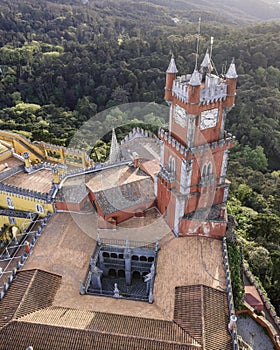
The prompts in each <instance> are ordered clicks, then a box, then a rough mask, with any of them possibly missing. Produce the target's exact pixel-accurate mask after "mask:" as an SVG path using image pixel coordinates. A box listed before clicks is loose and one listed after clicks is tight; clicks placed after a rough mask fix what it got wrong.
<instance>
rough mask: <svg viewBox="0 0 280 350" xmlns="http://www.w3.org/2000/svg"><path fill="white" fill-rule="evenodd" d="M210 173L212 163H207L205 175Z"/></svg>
mask: <svg viewBox="0 0 280 350" xmlns="http://www.w3.org/2000/svg"><path fill="white" fill-rule="evenodd" d="M211 174H212V163H211V162H210V163H208V166H207V176H209V175H211Z"/></svg>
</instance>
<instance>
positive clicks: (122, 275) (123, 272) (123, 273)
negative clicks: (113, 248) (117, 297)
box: [118, 270, 125, 278]
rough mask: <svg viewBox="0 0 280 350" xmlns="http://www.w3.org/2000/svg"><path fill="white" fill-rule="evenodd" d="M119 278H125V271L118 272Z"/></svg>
mask: <svg viewBox="0 0 280 350" xmlns="http://www.w3.org/2000/svg"><path fill="white" fill-rule="evenodd" d="M118 277H123V278H124V277H125V271H124V270H119V271H118Z"/></svg>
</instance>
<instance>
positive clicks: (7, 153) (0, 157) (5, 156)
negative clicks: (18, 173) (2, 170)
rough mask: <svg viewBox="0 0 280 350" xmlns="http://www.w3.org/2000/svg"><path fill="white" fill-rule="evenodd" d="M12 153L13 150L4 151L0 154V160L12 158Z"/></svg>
mask: <svg viewBox="0 0 280 350" xmlns="http://www.w3.org/2000/svg"><path fill="white" fill-rule="evenodd" d="M11 155H12V151H10V150H7V151H4V152H2V153H1V154H0V161H3V160H6V159H8V158H10V157H11Z"/></svg>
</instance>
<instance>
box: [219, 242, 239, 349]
mask: <svg viewBox="0 0 280 350" xmlns="http://www.w3.org/2000/svg"><path fill="white" fill-rule="evenodd" d="M222 253H223V262H224V271H225V277H226V290H227V297H228V308H229V316H230V317H231V316H235V309H234V301H233V293H232V284H231V277H230V270H229V259H228V251H227V243H226V237H224V238H223V241H222ZM229 332H230V334H231V338H232V349H233V350H239V346H238V340H237V329H236V326H235V327H232V329H230V330H229Z"/></svg>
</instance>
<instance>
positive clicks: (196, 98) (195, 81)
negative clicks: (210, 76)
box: [188, 68, 201, 114]
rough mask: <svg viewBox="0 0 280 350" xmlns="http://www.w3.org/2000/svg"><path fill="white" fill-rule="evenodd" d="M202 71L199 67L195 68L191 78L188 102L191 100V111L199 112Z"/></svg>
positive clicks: (193, 112)
mask: <svg viewBox="0 0 280 350" xmlns="http://www.w3.org/2000/svg"><path fill="white" fill-rule="evenodd" d="M200 78H201V77H200V73H199V71H198V70H197V68H195V69H194V71H193V74H192V76H191V79H190V81H189V85H188V102H189V113H190V114H197V113H198V107H199V103H200V87H201V80H200Z"/></svg>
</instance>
